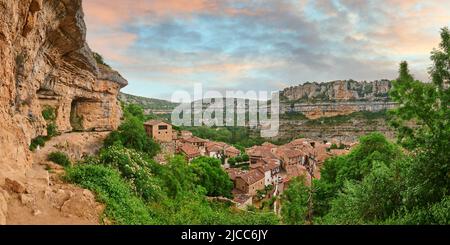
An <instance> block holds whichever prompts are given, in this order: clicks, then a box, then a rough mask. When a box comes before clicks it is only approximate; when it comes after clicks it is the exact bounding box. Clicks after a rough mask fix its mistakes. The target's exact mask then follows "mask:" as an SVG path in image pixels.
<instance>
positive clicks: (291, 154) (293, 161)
mask: <svg viewBox="0 0 450 245" xmlns="http://www.w3.org/2000/svg"><path fill="white" fill-rule="evenodd" d="M275 154H276V155H277V156H278V157H279V158H280V159H281V167H282V168H283V169H285V170H286V169H287V168H288V167H289V166H295V165H301V164H302V162H303V159H304V158H303V156H304V155H305V154H304V153H303V152H301V151H296V150H292V149H289V148H287V147H280V148H278V149H277V150H276V152H275Z"/></svg>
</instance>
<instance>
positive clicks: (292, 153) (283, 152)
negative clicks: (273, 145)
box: [276, 147, 304, 158]
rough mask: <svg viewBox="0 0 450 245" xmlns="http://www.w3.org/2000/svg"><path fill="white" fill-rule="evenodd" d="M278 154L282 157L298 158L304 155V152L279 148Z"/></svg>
mask: <svg viewBox="0 0 450 245" xmlns="http://www.w3.org/2000/svg"><path fill="white" fill-rule="evenodd" d="M276 154H277V155H278V156H280V157H287V158H296V157H301V156H303V155H304V153H303V152H302V151H299V150H292V149H290V148H287V147H281V148H278V149H277V151H276Z"/></svg>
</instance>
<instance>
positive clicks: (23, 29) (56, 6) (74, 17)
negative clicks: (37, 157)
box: [0, 0, 127, 222]
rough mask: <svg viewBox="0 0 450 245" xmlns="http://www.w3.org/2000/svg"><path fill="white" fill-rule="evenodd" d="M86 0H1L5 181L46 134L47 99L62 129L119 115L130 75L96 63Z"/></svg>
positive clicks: (0, 173) (1, 164) (0, 144)
mask: <svg viewBox="0 0 450 245" xmlns="http://www.w3.org/2000/svg"><path fill="white" fill-rule="evenodd" d="M81 5H82V2H81V0H20V1H12V0H0V62H1V63H0V124H1V127H0V185H1V184H2V183H3V181H4V178H5V177H7V176H10V175H16V174H19V173H20V172H23V171H24V169H25V168H26V166H27V165H28V164H29V163H30V161H31V159H30V157H31V155H30V153H29V151H28V146H29V144H30V141H31V139H32V138H34V137H36V136H39V135H45V134H46V126H47V125H46V121H45V120H44V119H43V117H42V110H43V107H44V106H51V107H53V108H54V109H55V111H56V115H57V118H56V121H55V122H56V125H57V127H58V129H59V131H61V132H69V131H73V130H78V131H87V130H97V131H103V130H111V129H114V128H116V127H117V126H118V124H119V122H120V117H121V111H120V106H119V103H118V100H117V94H118V92H119V90H120V88H122V87H124V86H126V85H127V81H126V80H125V79H123V78H122V77H121V76H120V74H118V73H117V72H115V71H112V70H111V69H110V68H108V67H105V66H99V65H97V63H96V61H95V59H94V58H93V55H92V52H91V50H90V49H89V46H88V45H87V43H86V27H85V23H84V20H83V16H84V15H83V11H82V6H81ZM0 195H1V193H0ZM0 199H1V197H0ZM0 211H1V210H0ZM0 218H1V214H0ZM0 222H1V220H0Z"/></svg>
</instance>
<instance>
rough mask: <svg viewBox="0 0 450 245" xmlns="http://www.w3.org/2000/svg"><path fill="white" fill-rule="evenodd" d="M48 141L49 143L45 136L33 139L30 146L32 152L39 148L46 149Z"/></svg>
mask: <svg viewBox="0 0 450 245" xmlns="http://www.w3.org/2000/svg"><path fill="white" fill-rule="evenodd" d="M46 141H47V140H46V137H44V136H38V137H36V138H34V139H32V140H31V144H30V150H31V151H34V150H36V149H37V148H38V146H40V147H44V146H45V142H46Z"/></svg>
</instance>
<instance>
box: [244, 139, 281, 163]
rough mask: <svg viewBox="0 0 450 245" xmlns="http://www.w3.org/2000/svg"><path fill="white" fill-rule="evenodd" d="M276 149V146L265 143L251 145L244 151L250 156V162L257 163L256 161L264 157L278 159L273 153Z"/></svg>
mask: <svg viewBox="0 0 450 245" xmlns="http://www.w3.org/2000/svg"><path fill="white" fill-rule="evenodd" d="M276 149H277V146H275V145H267V144H266V145H262V146H253V147H251V148H248V149H246V150H245V152H246V153H247V155H248V156H249V158H250V164H256V163H258V161H261V160H262V159H264V158H266V159H273V160H277V161H280V159H279V158H278V156H276V155H275V154H274V152H275V151H276Z"/></svg>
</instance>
